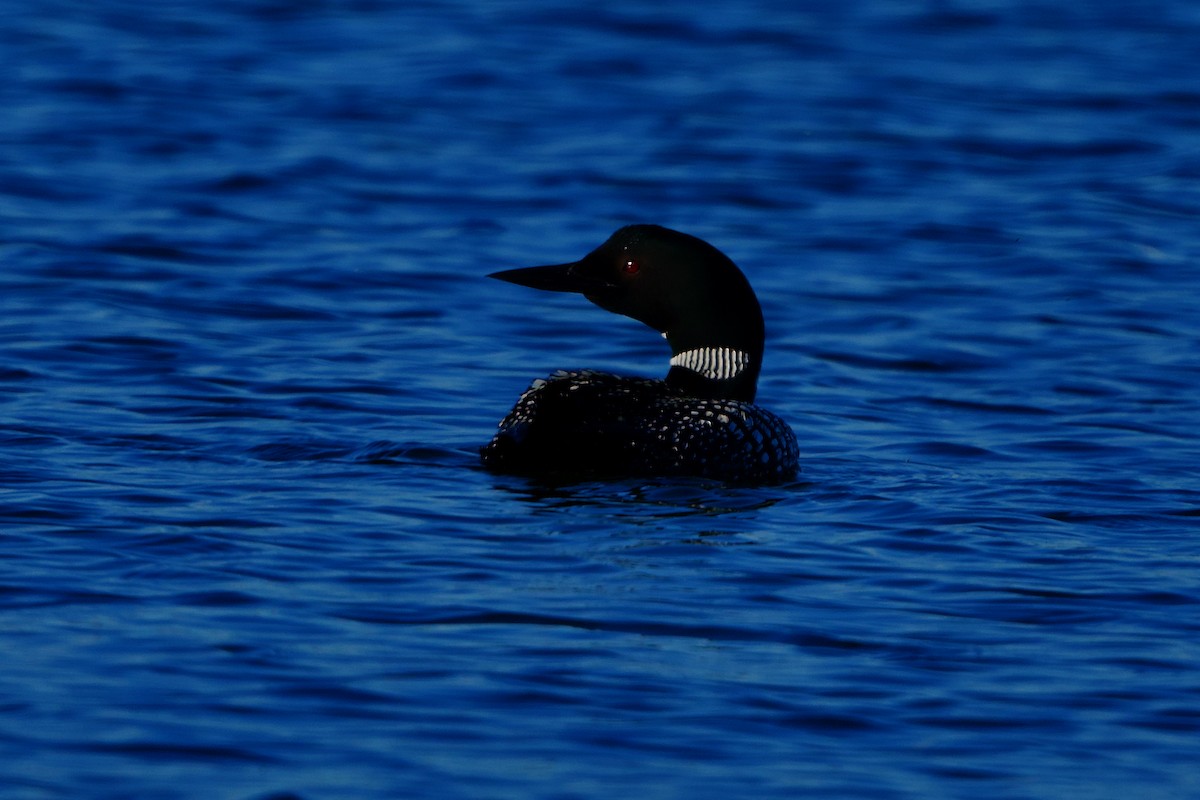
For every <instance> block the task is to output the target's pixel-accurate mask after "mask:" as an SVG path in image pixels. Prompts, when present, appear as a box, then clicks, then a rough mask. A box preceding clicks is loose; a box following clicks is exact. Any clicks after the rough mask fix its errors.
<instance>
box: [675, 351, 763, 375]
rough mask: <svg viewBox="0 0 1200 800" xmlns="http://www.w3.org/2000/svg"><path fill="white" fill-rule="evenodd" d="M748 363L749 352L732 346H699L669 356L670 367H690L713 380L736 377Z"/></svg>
mask: <svg viewBox="0 0 1200 800" xmlns="http://www.w3.org/2000/svg"><path fill="white" fill-rule="evenodd" d="M749 363H750V354H749V353H744V352H742V351H741V350H734V349H733V348H732V347H700V348H697V349H695V350H687V351H684V352H682V353H680V354H679V355H676V356H672V357H671V366H672V367H683V368H684V369H690V370H691V371H692V372H698V373H700V374H701V375H703V376H704V377H706V378H708V379H709V380H713V381H727V380H729V379H730V378H736V377H737V376H738V375H739V374H740V373H741V372H742V370H744V369H745V368H746V366H747V365H748V364H749Z"/></svg>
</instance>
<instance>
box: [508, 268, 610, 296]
mask: <svg viewBox="0 0 1200 800" xmlns="http://www.w3.org/2000/svg"><path fill="white" fill-rule="evenodd" d="M581 265H582V262H580V261H575V262H572V263H570V264H553V265H551V266H548V267H524V268H522V269H506V270H504V271H503V272H493V273H492V274H491V275H488V277H489V278H498V279H499V280H502V281H508V282H509V283H515V284H517V285H518V286H528V287H530V288H531V289H544V290H546V291H548V292H578V293H579V294H585V295H594V294H597V293H598V292H602V291H603V290H604V289H606V288H611V287H608V286H607V284H605V282H604V281H601V280H597V279H596V278H593V277H590V276H588V275H585V274H584V271H583V270H582V269H581V268H580V267H581Z"/></svg>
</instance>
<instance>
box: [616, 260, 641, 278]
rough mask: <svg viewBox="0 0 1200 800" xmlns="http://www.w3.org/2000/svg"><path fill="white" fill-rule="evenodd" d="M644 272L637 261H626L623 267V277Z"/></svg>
mask: <svg viewBox="0 0 1200 800" xmlns="http://www.w3.org/2000/svg"><path fill="white" fill-rule="evenodd" d="M641 271H642V265H641V264H639V263H638V262H636V261H626V262H625V263H624V264H622V265H621V274H622V275H637V274H638V273H639V272H641Z"/></svg>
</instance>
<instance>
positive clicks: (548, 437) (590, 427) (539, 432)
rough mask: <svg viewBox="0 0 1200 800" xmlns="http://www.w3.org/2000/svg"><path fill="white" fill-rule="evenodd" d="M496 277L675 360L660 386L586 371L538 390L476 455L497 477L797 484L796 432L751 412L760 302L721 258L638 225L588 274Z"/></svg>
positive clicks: (585, 269) (582, 268) (549, 271)
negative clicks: (607, 322) (592, 310)
mask: <svg viewBox="0 0 1200 800" xmlns="http://www.w3.org/2000/svg"><path fill="white" fill-rule="evenodd" d="M491 277H495V278H500V279H501V280H506V281H509V282H512V283H517V284H520V285H523V286H530V287H533V288H539V289H547V290H551V291H565V292H578V293H581V294H583V295H584V296H585V297H587V298H588V299H589V300H591V301H592V302H593V303H595V304H597V305H599V306H601V307H602V308H605V309H608V310H609V311H613V312H615V313H619V314H624V315H626V316H629V317H633V318H634V319H637V320H640V321H641V322H644V323H645V324H647V325H649V326H650V327H652V328H654V329H655V330H658V331H660V332H661V333H662V334H663V336H664V338H666V340H667V342H668V344H669V345H670V346H671V353H672V358H671V367H670V371H669V372H668V373H667V376H666V378H665V379H664V380H653V379H650V378H633V377H624V376H618V375H611V374H609V373H605V372H596V371H592V370H581V371H575V372H563V371H560V372H556V373H554V374H553V375H551V376H550V377H549V378H547V379H545V380H537V381H534V382H533V384H532V385H531V386H530V387H529V389H528V390H526V391H525V393H524V394H522V395H521V397H520V399H519V400H518V401H517V404H516V405H515V406H514V407H513V409H512V411H510V412H509V413H508V415H507V416H506V417H505V418H504V419H503V420H502V421H501V422H500V430H499V432H498V433H497V434H496V436H495V437H494V438H493V439H492V440H491V442H489V443H488V444H487V445H486V446H485V447H484V448H483V449H482V450H481V452H480V455H481V457H482V460H483V464H484V466H485V467H487V468H488V469H492V470H495V471H498V472H515V473H522V474H534V475H547V476H571V477H574V476H623V475H695V476H702V477H709V478H715V479H718V480H724V481H730V482H739V483H772V482H779V481H783V480H787V479H789V478H791V477H793V476H794V475H795V474H796V471H797V470H798V458H799V448H798V447H797V444H796V437H795V434H793V433H792V429H791V428H790V427H788V425H787V423H786V422H784V421H783V420H782V419H780V418H779V417H778V416H776V415H775V414H772V413H771V412H769V411H767V410H765V409H763V408H760V407H758V406H756V405H754V404H753V402H752V401H753V400H754V396H755V393H756V391H757V383H758V374H759V369H760V367H761V363H762V351H763V340H764V333H763V330H764V329H763V321H762V311H761V309H760V308H759V305H758V299H757V298H756V297H755V296H754V292H753V290H752V289H751V288H750V284H749V282H748V281H746V278H745V276H744V275H742V273H741V271H740V270H739V269H738V268H737V266H736V265H734V263H733V262H732V261H730V260H729V259H728V258H727V257H726V256H725V255H724V254H723V253H721V252H720V251H719V250H717V249H716V248H715V247H713V246H712V245H710V244H708V243H707V242H704V241H702V240H700V239H697V238H695V237H693V236H688V235H687V234H684V233H679V232H677V231H672V230H669V229H667V228H662V227H659V226H656V225H632V226H629V227H626V228H622V229H620V230H618V231H617V232H616V233H615V234H613V236H612V237H611V238H609V240H608V241H607V242H605V243H604V244H603V245H601V246H600V247H598V248H597V249H596V250H594V251H592V252H591V253H589V254H588V255H587V256H585V257H584V258H583V259H582V260H580V261H577V262H573V263H570V264H560V265H555V266H549V267H529V268H525V269H516V270H508V271H506V272H499V273H495V274H494V275H492V276H491Z"/></svg>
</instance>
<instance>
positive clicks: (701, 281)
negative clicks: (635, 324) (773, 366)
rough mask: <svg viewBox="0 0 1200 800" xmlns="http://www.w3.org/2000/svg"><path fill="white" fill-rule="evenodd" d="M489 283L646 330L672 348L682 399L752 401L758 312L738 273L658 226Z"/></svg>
mask: <svg viewBox="0 0 1200 800" xmlns="http://www.w3.org/2000/svg"><path fill="white" fill-rule="evenodd" d="M489 277H492V278H499V279H500V280H503V281H508V282H510V283H516V284H519V285H521V286H529V287H532V288H534V289H546V290H549V291H553V292H577V293H579V294H582V295H583V296H584V297H586V298H587V299H588V300H591V301H592V302H593V303H595V304H596V305H598V306H600V307H601V308H604V309H607V310H609V311H612V312H614V313H617V314H623V315H625V316H627V317H632V318H633V319H636V320H638V321H639V322H643V323H645V324H646V325H649V326H650V327H651V328H653V329H654V330H656V331H658V332H660V333H661V334H662V335H663V336H664V337H665V338H666V340H667V342H668V343H669V344H670V345H671V356H672V357H671V370H670V372H668V373H667V383H668V384H669V385H671V386H674V387H676V388H678V389H680V390H681V391H683V392H685V393H687V394H689V395H693V396H696V397H709V398H725V399H730V400H745V401H747V402H749V401H752V400H753V399H754V394H755V392H756V390H757V386H758V373H759V369H760V367H761V366H762V353H763V318H762V310H761V308H760V307H759V305H758V298H756V297H755V296H754V290H753V289H751V288H750V283H749V281H747V280H746V276H745V275H743V274H742V272H741V270H739V269H738V268H737V266H736V265H735V264H734V263H733V262H732V261H730V260H729V258H728V257H727V256H726V255H725V254H724V253H722V252H721V251H720V250H718V249H717V248H715V247H713V246H712V245H710V244H709V243H708V242H705V241H703V240H702V239H697V238H696V237H695V236H689V235H688V234H686V233H680V232H679V231H673V230H670V229H669V228H663V227H660V226H658V225H629V226H627V227H624V228H621V229H620V230H618V231H617V232H616V233H614V234H613V235H612V236H611V237H609V239H608V241H606V242H605V243H604V244H602V245H600V246H599V247H597V248H596V249H595V250H593V251H592V252H590V253H588V254H587V255H586V256H584V257H583V258H582V259H580V260H579V261H573V262H571V263H569V264H555V265H552V266H547V267H526V268H524V269H511V270H505V271H503V272H495V273H492V274H491V275H490V276H489Z"/></svg>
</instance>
